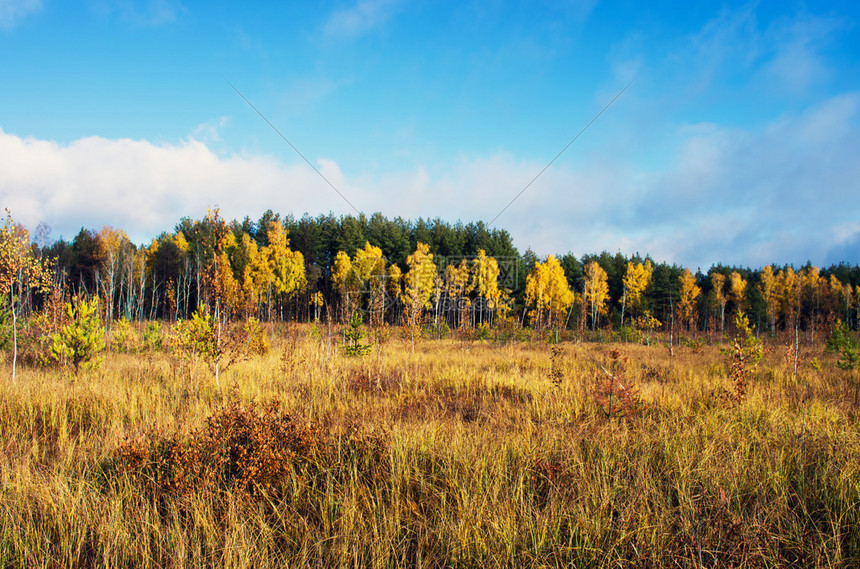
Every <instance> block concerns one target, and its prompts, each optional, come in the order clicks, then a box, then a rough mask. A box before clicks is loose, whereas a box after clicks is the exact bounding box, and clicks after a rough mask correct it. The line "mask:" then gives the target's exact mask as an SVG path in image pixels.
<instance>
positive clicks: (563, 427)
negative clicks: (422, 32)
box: [0, 325, 860, 568]
mask: <svg viewBox="0 0 860 569" xmlns="http://www.w3.org/2000/svg"><path fill="white" fill-rule="evenodd" d="M338 340H339V337H338V336H337V335H336V334H334V333H333V332H329V331H327V330H325V329H318V328H312V327H311V326H310V325H306V326H296V325H293V326H290V327H287V326H286V325H284V326H283V327H278V328H276V329H274V330H273V331H272V335H271V344H272V346H271V350H270V352H269V353H268V354H267V355H265V356H259V357H256V358H252V359H250V360H247V361H244V362H240V363H237V364H236V365H234V366H233V367H232V368H230V369H229V370H228V371H227V372H225V373H223V374H221V377H220V386H217V385H216V383H215V380H214V377H213V376H212V375H211V373H210V372H209V371H208V369H207V368H206V367H205V366H203V365H201V364H198V365H196V366H191V367H189V366H188V365H180V364H179V363H177V362H176V361H174V360H172V359H171V356H170V355H169V354H167V353H165V352H162V351H155V352H136V351H133V352H131V353H116V352H109V353H107V356H106V360H105V362H104V364H103V365H102V366H101V368H100V369H97V370H94V371H83V370H82V371H81V373H80V375H78V376H75V375H74V374H73V373H72V372H71V371H68V370H63V369H59V368H47V369H44V368H32V367H31V368H26V367H25V368H19V373H18V378H17V380H16V382H15V383H14V384H13V383H12V382H11V379H10V376H11V373H10V369H9V364H7V363H4V364H2V366H0V563H2V565H3V566H5V567H93V566H99V567H278V568H281V567H497V566H507V567H700V566H704V567H857V566H860V419H858V408H857V407H856V406H855V401H854V396H855V391H854V383H853V381H856V380H857V378H856V377H853V378H852V377H851V376H850V375H849V373H848V372H845V371H842V370H840V369H838V368H837V367H836V366H835V356H833V355H830V354H825V353H824V349H823V346H820V347H816V346H811V347H808V348H807V349H806V350H807V352H806V353H805V354H804V358H802V360H801V364H800V366H799V368H798V373H797V376H796V377H794V374H793V366H792V365H789V363H788V361H787V360H786V357H785V351H786V350H785V348H782V347H779V346H778V345H776V344H774V345H769V344H768V345H766V346H765V357H764V359H763V360H762V361H761V362H760V363H759V364H758V365H756V366H755V367H752V366H749V369H748V370H747V376H746V394H745V397H744V398H743V399H742V400H740V401H735V400H733V399H732V394H733V393H735V391H734V390H735V386H734V383H733V380H732V379H731V377H730V367H729V363H728V356H726V355H724V354H721V353H720V349H719V346H709V345H706V346H703V347H702V346H699V347H693V348H691V347H676V348H675V350H674V355H670V352H669V349H668V347H667V346H665V345H661V344H652V345H651V346H642V345H634V344H614V345H611V344H590V343H575V342H572V341H566V342H562V343H560V344H559V345H558V346H557V347H554V346H552V345H549V344H546V343H539V342H520V343H514V344H492V343H488V342H484V341H466V342H464V341H458V340H453V339H443V340H429V339H425V340H421V341H418V342H417V343H416V345H415V351H414V353H413V351H412V344H411V342H410V341H408V340H405V339H402V338H401V337H400V335H399V333H398V332H395V333H394V334H393V335H392V337H391V338H390V339H388V340H387V341H385V342H383V343H382V344H381V345H380V344H377V345H376V346H375V347H374V349H373V351H372V352H371V353H370V354H368V355H365V356H362V357H348V356H346V355H345V354H344V353H343V350H342V349H341V348H340V344H339V342H338ZM726 346H728V344H726ZM614 349H617V350H618V351H619V352H620V357H619V358H618V359H617V362H616V364H617V366H616V368H615V373H616V376H617V377H618V378H623V381H624V382H625V383H626V385H625V387H632V388H634V389H632V390H631V391H629V392H628V393H625V394H624V395H623V397H620V398H619V397H618V396H616V397H615V398H614V399H615V400H614V401H613V404H614V405H615V407H614V408H613V412H612V414H611V416H607V409H608V403H609V399H610V398H609V397H608V393H607V390H606V374H605V373H604V372H603V371H602V370H601V368H600V366H604V367H606V368H607V369H611V366H612V355H611V351H612V350H614ZM813 358H815V359H813ZM625 360H626V363H624V362H625ZM855 373H856V372H855ZM619 399H622V400H620V401H619ZM601 403H602V404H601ZM616 410H619V411H620V413H616V412H615V411H616Z"/></svg>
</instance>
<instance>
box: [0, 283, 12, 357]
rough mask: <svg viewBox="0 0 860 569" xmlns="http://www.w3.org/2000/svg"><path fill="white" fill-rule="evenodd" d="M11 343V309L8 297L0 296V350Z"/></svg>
mask: <svg viewBox="0 0 860 569" xmlns="http://www.w3.org/2000/svg"><path fill="white" fill-rule="evenodd" d="M11 343H12V311H11V310H10V308H9V299H7V298H6V296H5V295H4V296H0V350H5V349H7V348H8V347H9V346H10V345H11Z"/></svg>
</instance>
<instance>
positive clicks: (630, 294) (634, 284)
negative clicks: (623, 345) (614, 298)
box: [621, 260, 654, 326]
mask: <svg viewBox="0 0 860 569" xmlns="http://www.w3.org/2000/svg"><path fill="white" fill-rule="evenodd" d="M653 273H654V267H653V266H652V265H651V261H650V260H646V261H645V262H644V263H634V262H633V261H628V262H627V272H626V273H625V274H624V278H623V279H622V283H623V285H624V293H623V296H622V298H621V325H622V326H624V312H625V309H626V308H628V307H629V309H630V312H631V313H632V314H634V315H635V314H636V311H637V310H638V309H639V307H640V305H641V304H642V294H643V293H644V292H645V289H646V288H648V285H649V284H651V275H652V274H653Z"/></svg>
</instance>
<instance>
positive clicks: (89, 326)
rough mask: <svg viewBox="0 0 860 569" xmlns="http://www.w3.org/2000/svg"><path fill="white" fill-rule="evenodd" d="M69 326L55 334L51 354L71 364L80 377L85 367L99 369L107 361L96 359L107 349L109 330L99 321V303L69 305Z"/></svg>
mask: <svg viewBox="0 0 860 569" xmlns="http://www.w3.org/2000/svg"><path fill="white" fill-rule="evenodd" d="M66 319H67V320H68V322H69V323H68V324H66V325H65V326H63V327H62V328H61V329H60V331H59V333H57V334H54V336H53V338H52V340H53V345H52V346H51V352H52V354H53V356H54V359H56V360H57V361H66V362H71V363H72V365H74V366H75V375H77V373H78V371H79V369H80V366H81V364H83V365H84V367H86V368H88V369H96V368H98V367H99V366H100V365H101V363H102V361H103V360H104V358H103V357H96V355H97V354H98V353H100V352H101V351H102V350H104V349H105V329H104V326H102V323H101V319H100V318H99V302H98V299H94V300H92V301H91V302H87V301H86V300H84V299H82V298H78V299H76V300H75V301H74V303H66Z"/></svg>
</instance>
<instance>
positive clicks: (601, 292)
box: [583, 261, 609, 331]
mask: <svg viewBox="0 0 860 569" xmlns="http://www.w3.org/2000/svg"><path fill="white" fill-rule="evenodd" d="M583 297H584V301H585V302H586V303H588V305H589V307H590V312H591V330H592V331H595V330H597V326H598V324H599V320H600V315H601V314H606V310H607V301H608V300H609V284H608V283H607V275H606V271H604V270H603V267H601V266H600V265H599V264H598V263H597V261H591V262H590V263H588V264H587V265H586V266H585V287H584V291H583Z"/></svg>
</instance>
